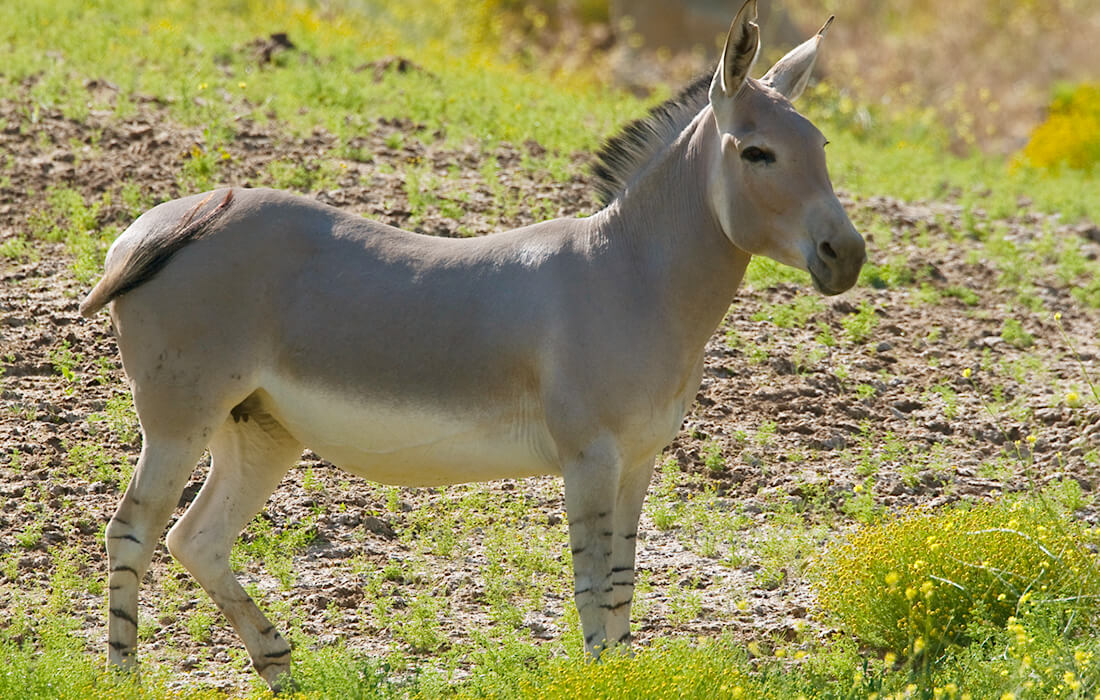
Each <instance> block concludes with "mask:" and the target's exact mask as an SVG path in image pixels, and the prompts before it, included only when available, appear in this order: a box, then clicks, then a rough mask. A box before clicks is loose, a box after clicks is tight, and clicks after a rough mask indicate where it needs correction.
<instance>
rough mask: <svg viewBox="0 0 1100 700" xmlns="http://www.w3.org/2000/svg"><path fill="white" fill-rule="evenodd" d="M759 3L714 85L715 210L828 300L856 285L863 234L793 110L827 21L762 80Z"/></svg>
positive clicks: (818, 143)
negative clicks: (755, 71)
mask: <svg viewBox="0 0 1100 700" xmlns="http://www.w3.org/2000/svg"><path fill="white" fill-rule="evenodd" d="M755 19H756V0H748V1H747V2H746V3H745V5H744V6H743V7H742V8H741V11H740V12H739V13H738V14H737V17H736V19H734V21H733V25H732V26H731V27H730V32H729V36H728V37H727V39H726V47H725V49H724V50H723V51H722V58H721V60H720V61H719V62H718V70H717V71H716V72H715V74H714V80H713V81H712V82H711V87H710V106H711V109H712V111H713V113H714V119H715V123H716V126H717V131H718V138H719V141H720V144H721V147H720V149H716V151H719V152H718V153H716V154H715V156H714V160H713V161H712V163H713V166H712V170H711V177H710V188H709V189H710V191H709V192H708V196H709V199H710V201H711V205H712V207H713V208H714V213H715V215H716V216H717V218H718V221H719V223H720V224H721V226H722V229H723V231H724V232H725V234H726V236H727V237H728V238H729V239H730V241H731V242H732V243H733V244H734V245H735V246H737V247H738V248H740V249H741V250H744V251H745V252H747V253H751V254H754V255H765V256H767V257H769V258H772V259H774V260H777V261H779V262H781V263H785V264H787V265H791V266H793V267H796V268H799V269H801V270H806V271H807V272H809V273H810V276H811V277H812V278H813V281H814V286H816V287H817V289H818V290H819V291H820V292H822V293H824V294H839V293H840V292H843V291H844V290H846V289H848V288H850V287H851V286H852V285H854V284H855V282H856V278H857V277H858V276H859V270H860V268H861V267H862V266H863V262H864V260H865V259H866V252H865V249H864V243H863V238H862V237H861V236H860V235H859V233H858V232H857V231H856V229H855V227H854V226H853V225H852V222H851V221H849V219H848V215H847V214H846V213H845V212H844V208H843V207H842V206H841V204H840V201H839V200H838V199H837V197H836V194H835V193H834V192H833V186H832V183H831V182H830V181H829V173H828V171H827V169H826V167H825V144H826V143H827V142H826V140H825V137H824V136H822V134H821V132H820V131H818V130H817V128H816V127H814V125H813V124H811V123H810V122H809V120H807V119H806V118H805V117H803V116H802V115H801V114H799V113H798V112H797V111H796V110H795V109H794V107H793V106H792V105H791V101H792V100H794V99H795V98H797V97H798V96H799V95H800V94H801V93H802V90H803V89H804V88H805V87H806V83H807V81H808V80H809V77H810V71H811V70H812V69H813V65H814V61H815V60H816V59H817V48H818V44H820V42H821V39H822V37H823V36H824V34H825V30H826V29H828V27H829V24H830V23H831V22H832V18H830V19H829V22H826V23H825V26H824V27H822V28H821V31H819V32H818V33H817V34H816V35H815V36H814V37H812V38H811V39H810V40H809V41H806V42H805V43H803V44H802V45H801V46H798V47H797V48H795V49H794V50H793V51H791V52H790V53H788V54H787V55H786V56H784V57H783V58H782V59H780V61H779V62H778V63H776V64H775V65H774V66H773V67H772V68H771V70H769V71H768V72H767V74H766V75H765V76H764V77H763V78H761V79H760V80H754V79H752V78H749V77H748V74H749V70H750V69H751V68H752V65H753V63H754V62H755V61H756V55H757V53H758V51H759V49H760V29H759V27H758V26H757V25H756V22H755V21H754V20H755Z"/></svg>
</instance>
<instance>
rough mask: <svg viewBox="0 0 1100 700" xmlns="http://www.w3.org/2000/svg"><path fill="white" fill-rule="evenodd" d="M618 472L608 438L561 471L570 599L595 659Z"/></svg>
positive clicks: (601, 634) (601, 638)
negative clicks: (570, 565)
mask: <svg viewBox="0 0 1100 700" xmlns="http://www.w3.org/2000/svg"><path fill="white" fill-rule="evenodd" d="M621 469H622V465H621V461H620V459H619V456H618V451H617V449H615V447H614V445H613V443H612V441H611V440H610V439H607V440H601V441H597V442H596V443H595V444H593V445H591V446H590V447H589V448H588V449H586V450H584V451H583V452H582V453H581V454H580V455H579V456H578V458H577V459H576V460H575V461H573V462H571V463H569V464H566V465H565V466H564V468H563V473H564V476H565V510H566V514H567V515H568V517H569V545H570V548H571V549H572V552H573V579H574V598H575V600H576V602H577V612H578V613H579V614H580V618H581V630H582V632H583V633H584V648H585V651H587V652H588V653H589V654H591V655H592V656H593V657H595V658H597V659H598V658H599V656H600V653H601V652H602V651H603V650H604V649H606V648H607V639H608V636H607V626H606V620H607V613H608V610H609V609H610V608H611V592H612V588H611V554H612V541H613V534H614V532H613V528H614V522H615V519H614V518H615V501H616V492H617V489H618V483H619V473H620V471H621Z"/></svg>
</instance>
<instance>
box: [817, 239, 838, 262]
mask: <svg viewBox="0 0 1100 700" xmlns="http://www.w3.org/2000/svg"><path fill="white" fill-rule="evenodd" d="M817 252H818V254H820V255H821V257H823V258H825V259H826V260H836V259H837V255H836V251H835V250H833V247H832V246H831V245H829V242H828V241H822V242H821V243H820V244H818V246H817Z"/></svg>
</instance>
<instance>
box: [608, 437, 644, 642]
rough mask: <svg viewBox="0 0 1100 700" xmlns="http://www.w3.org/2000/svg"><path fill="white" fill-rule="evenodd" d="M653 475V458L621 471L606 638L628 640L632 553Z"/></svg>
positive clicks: (632, 584) (615, 640) (620, 640)
mask: <svg viewBox="0 0 1100 700" xmlns="http://www.w3.org/2000/svg"><path fill="white" fill-rule="evenodd" d="M652 477H653V459H652V458H651V459H648V460H646V461H645V462H643V463H641V464H640V465H639V466H637V467H635V468H633V469H630V470H628V471H626V472H624V473H623V475H622V478H621V479H620V481H619V491H618V500H617V502H616V504H615V535H614V540H613V546H612V555H611V587H612V593H611V601H610V602H611V608H610V610H609V613H608V617H607V620H606V623H605V624H606V627H607V640H608V642H609V643H611V644H614V645H622V646H625V645H628V644H630V605H631V602H632V601H633V600H634V554H635V550H636V545H637V541H638V519H639V518H640V517H641V514H642V502H643V501H644V500H645V494H646V490H647V489H648V488H649V482H650V479H652Z"/></svg>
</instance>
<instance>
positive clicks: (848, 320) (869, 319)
mask: <svg viewBox="0 0 1100 700" xmlns="http://www.w3.org/2000/svg"><path fill="white" fill-rule="evenodd" d="M840 325H841V326H843V327H844V332H845V333H846V334H847V336H848V340H850V341H851V342H853V343H855V344H857V345H861V344H863V343H865V342H867V341H868V340H869V339H870V337H871V333H872V332H874V330H875V326H877V325H878V315H876V314H875V307H874V305H873V304H871V303H870V302H867V301H864V302H862V303H861V304H860V306H859V311H858V312H857V313H854V314H851V315H849V316H845V317H844V318H842V319H840Z"/></svg>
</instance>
